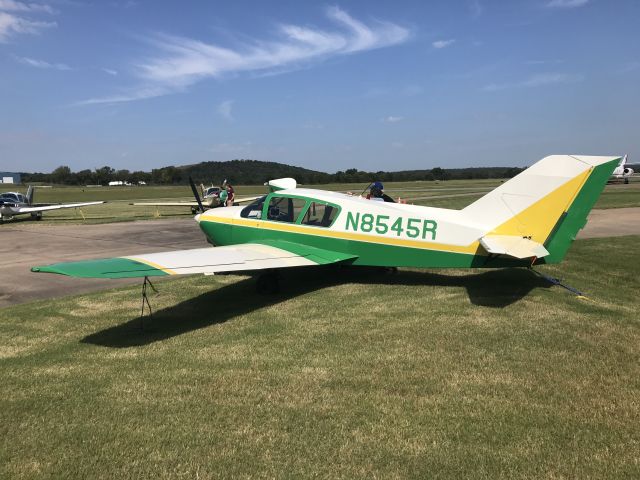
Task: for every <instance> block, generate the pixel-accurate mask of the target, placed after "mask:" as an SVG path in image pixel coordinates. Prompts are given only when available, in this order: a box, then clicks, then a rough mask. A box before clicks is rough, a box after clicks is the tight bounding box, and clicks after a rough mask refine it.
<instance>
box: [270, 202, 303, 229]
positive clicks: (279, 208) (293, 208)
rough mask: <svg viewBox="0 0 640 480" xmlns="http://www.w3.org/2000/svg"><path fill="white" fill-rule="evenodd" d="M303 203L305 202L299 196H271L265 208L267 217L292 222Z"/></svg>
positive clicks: (277, 220)
mask: <svg viewBox="0 0 640 480" xmlns="http://www.w3.org/2000/svg"><path fill="white" fill-rule="evenodd" d="M305 204H306V202H305V201H304V200H303V199H300V198H289V197H271V201H270V202H269V208H268V209H267V219H268V220H274V221H276V222H289V223H293V222H295V221H296V220H297V219H298V216H299V215H300V213H301V212H302V209H303V208H304V206H305Z"/></svg>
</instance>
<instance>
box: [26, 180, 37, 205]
mask: <svg viewBox="0 0 640 480" xmlns="http://www.w3.org/2000/svg"><path fill="white" fill-rule="evenodd" d="M34 190H35V189H34V188H33V185H29V188H28V189H27V203H28V204H29V205H33V192H34Z"/></svg>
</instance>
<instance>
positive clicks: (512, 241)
mask: <svg viewBox="0 0 640 480" xmlns="http://www.w3.org/2000/svg"><path fill="white" fill-rule="evenodd" d="M480 244H481V245H482V246H483V247H484V248H485V250H486V251H487V252H489V253H495V254H498V255H509V256H511V257H515V258H531V257H537V258H542V257H545V256H547V255H549V252H548V251H547V249H546V248H544V245H542V244H540V243H538V242H534V241H533V240H531V239H529V238H525V237H518V236H516V235H487V236H485V237H482V238H481V239H480Z"/></svg>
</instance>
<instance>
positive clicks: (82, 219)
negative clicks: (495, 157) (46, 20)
mask: <svg viewBox="0 0 640 480" xmlns="http://www.w3.org/2000/svg"><path fill="white" fill-rule="evenodd" d="M504 182H505V180H495V179H494V180H451V181H423V182H386V183H385V190H386V191H387V193H388V194H389V195H391V196H392V197H394V198H396V199H398V197H399V198H401V199H404V200H406V201H408V203H413V204H416V205H427V206H431V207H438V208H454V209H462V208H464V207H466V206H467V205H469V204H470V203H472V202H474V201H475V200H477V199H478V198H480V197H481V196H482V195H484V194H486V193H487V192H489V191H490V190H492V189H494V188H496V187H497V186H499V185H500V184H502V183H504ZM303 186H304V185H303ZM366 186H367V185H363V184H350V183H343V184H326V185H310V186H309V187H310V188H318V189H321V190H332V191H340V192H353V193H355V194H360V193H362V191H363V190H364V189H365V187H366ZM14 190H16V187H11V186H7V185H4V186H2V187H0V192H2V191H14ZM17 190H18V191H21V192H25V191H26V187H24V186H23V187H18V188H17ZM264 193H266V188H265V187H264V186H261V185H249V186H242V185H240V186H237V187H236V196H237V197H243V196H255V195H261V194H264ZM99 200H105V201H107V202H108V203H106V204H103V205H96V206H89V207H83V208H81V209H64V210H57V211H51V212H45V213H44V216H43V220H42V221H43V222H45V223H61V222H66V223H112V222H123V221H132V220H150V219H154V218H160V217H162V218H168V217H169V218H171V217H188V216H192V214H191V210H190V208H189V207H150V206H133V205H130V204H131V203H133V202H175V201H185V202H190V201H193V196H192V194H191V189H190V188H189V187H188V186H185V185H182V186H145V187H59V186H56V187H54V188H36V194H35V201H36V202H38V203H70V202H91V201H99ZM637 206H640V182H632V183H631V184H629V185H624V184H613V185H608V186H607V187H606V188H605V191H604V193H603V194H602V196H601V197H600V199H599V201H598V203H597V204H596V207H595V208H619V207H637ZM16 218H17V219H18V221H30V220H31V219H30V218H29V216H28V215H25V216H20V217H16Z"/></svg>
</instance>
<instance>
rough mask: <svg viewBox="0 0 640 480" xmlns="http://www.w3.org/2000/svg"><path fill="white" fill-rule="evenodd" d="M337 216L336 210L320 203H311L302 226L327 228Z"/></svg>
mask: <svg viewBox="0 0 640 480" xmlns="http://www.w3.org/2000/svg"><path fill="white" fill-rule="evenodd" d="M337 214H338V209H337V208H336V207H333V206H331V205H327V204H325V203H320V202H311V205H309V208H308V209H307V211H306V213H305V214H304V217H303V218H302V224H303V225H315V226H317V227H329V226H331V224H332V223H333V221H334V220H335V218H336V215H337Z"/></svg>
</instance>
